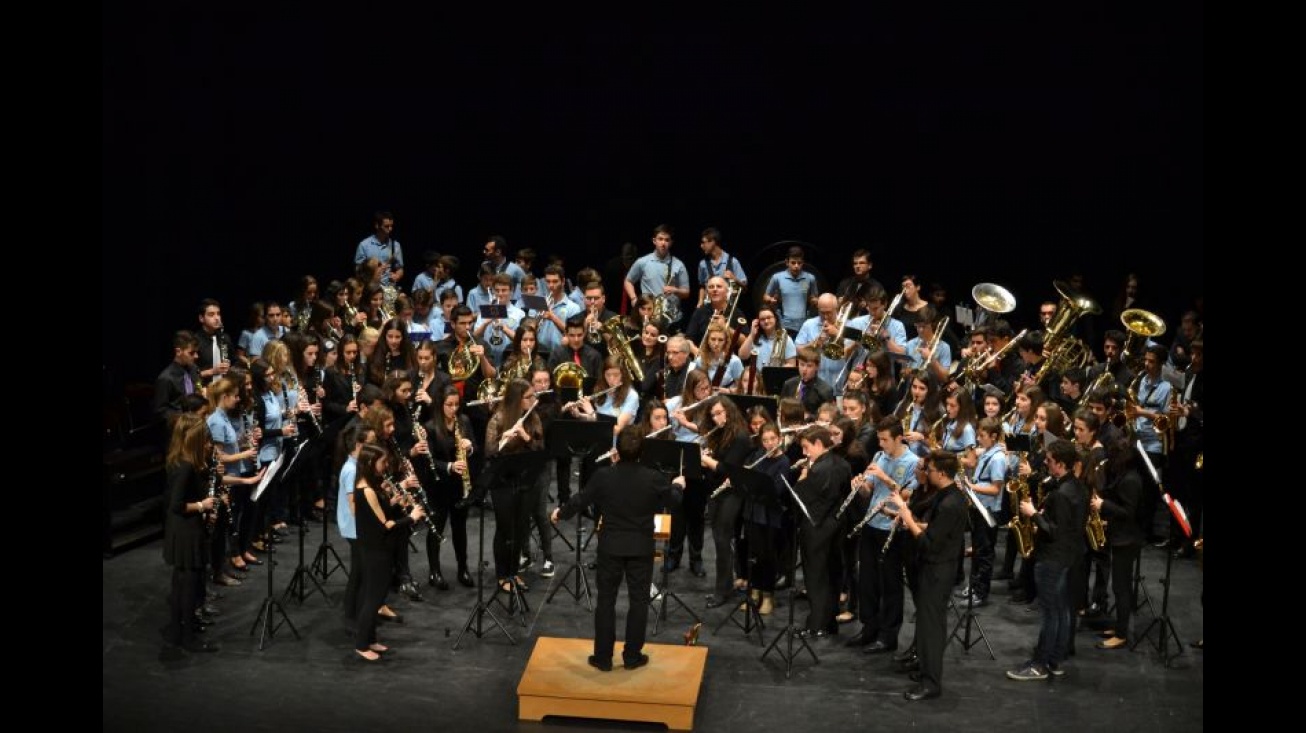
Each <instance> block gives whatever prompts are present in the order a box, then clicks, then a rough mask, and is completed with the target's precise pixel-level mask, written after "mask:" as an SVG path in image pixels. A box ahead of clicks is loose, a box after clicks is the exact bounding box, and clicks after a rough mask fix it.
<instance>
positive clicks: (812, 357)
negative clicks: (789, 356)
mask: <svg viewBox="0 0 1306 733" xmlns="http://www.w3.org/2000/svg"><path fill="white" fill-rule="evenodd" d="M798 361H805V362H808V363H809V364H818V365H819V364H820V363H821V352H819V351H817V350H816V347H814V346H804V347H802V348H801V349H799V350H798Z"/></svg>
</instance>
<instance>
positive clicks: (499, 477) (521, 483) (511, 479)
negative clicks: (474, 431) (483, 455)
mask: <svg viewBox="0 0 1306 733" xmlns="http://www.w3.org/2000/svg"><path fill="white" fill-rule="evenodd" d="M548 458H549V456H548V453H546V452H545V451H543V450H530V451H525V452H522V453H507V454H505V453H500V454H499V455H497V456H495V457H493V458H490V459H489V460H487V461H486V462H485V472H484V474H483V476H484V477H485V482H486V483H485V486H486V487H487V488H488V487H490V486H492V485H493V484H494V483H495V482H503V483H505V484H509V485H511V486H512V492H511V493H512V496H514V497H517V501H520V497H521V496H523V495H524V493H525V491H524V487H526V486H528V485H530V484H533V483H534V482H535V477H536V476H537V475H539V473H540V472H541V471H543V470H544V463H545V461H547V460H548ZM496 525H497V522H496ZM517 528H518V526H517V521H516V517H514V518H513V520H512V521H511V523H510V526H508V527H498V526H496V527H495V531H496V532H498V531H500V530H502V529H506V530H507V531H508V532H510V533H512V534H511V536H512V542H511V545H512V548H513V552H514V553H515V554H514V556H513V557H512V558H511V561H510V562H511V564H512V566H513V568H514V571H513V572H512V573H511V575H510V576H509V578H508V590H504V589H503V586H501V585H499V584H498V582H497V580H496V582H495V585H494V593H493V594H491V595H490V601H491V602H494V603H498V604H499V607H500V608H502V609H503V610H504V612H505V613H507V614H508V615H509V616H512V615H514V614H516V613H518V612H520V613H521V625H522V626H527V625H528V623H527V621H526V615H527V614H528V613H530V610H531V608H530V604H528V603H527V602H526V597H525V596H523V595H522V591H521V588H519V587H518V586H517V580H516V577H515V576H516V572H515V568H516V567H517V563H518V560H519V558H520V546H519V545H518V543H517ZM523 539H524V538H523ZM500 594H504V595H507V596H508V600H507V601H504V600H503V599H502V598H500V597H499V595H500Z"/></svg>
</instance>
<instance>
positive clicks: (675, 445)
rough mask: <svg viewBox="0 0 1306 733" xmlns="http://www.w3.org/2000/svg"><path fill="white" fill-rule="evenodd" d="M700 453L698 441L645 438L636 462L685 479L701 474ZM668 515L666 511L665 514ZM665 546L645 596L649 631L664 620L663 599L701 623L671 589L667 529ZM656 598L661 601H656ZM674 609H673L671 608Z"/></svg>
mask: <svg viewBox="0 0 1306 733" xmlns="http://www.w3.org/2000/svg"><path fill="white" fill-rule="evenodd" d="M700 460H701V459H700V454H699V447H698V443H681V442H678V441H674V440H656V439H654V440H645V441H644V442H643V445H642V448H641V450H640V454H639V462H640V463H642V464H644V465H645V466H649V467H651V468H655V469H657V470H659V471H661V472H662V473H664V474H667V475H668V476H679V475H682V473H681V472H682V470H683V475H684V477H685V480H686V481H688V480H689V479H691V478H692V479H698V478H702V476H703V470H702V466H701V465H700V463H699V461H700ZM667 516H668V517H669V518H670V517H671V515H670V514H668V515H667ZM666 535H667V536H666V546H665V548H664V549H663V560H662V582H661V583H660V584H659V585H658V592H657V594H656V595H653V596H652V597H650V598H649V601H648V603H649V605H650V606H652V607H653V633H654V635H656V634H657V633H658V626H659V625H660V624H661V623H662V622H663V621H665V620H667V601H668V600H671V601H675V602H676V604H677V605H679V606H680V607H681V608H682V609H684V610H685V612H686V613H688V614H689V615H690V616H692V617H693V618H694V622H695V623H702V621H703V619H701V618H699V615H698V614H697V613H695V612H694V609H692V608H690V607H689V606H688V605H686V604H685V602H684V601H682V600H681V599H680V596H678V595H676V594H675V592H674V591H672V590H671V571H670V570H668V569H667V563H666V558H667V557H670V555H671V529H670V527H668V528H667V531H666ZM658 601H661V603H660V604H659V603H658ZM673 610H674V609H673Z"/></svg>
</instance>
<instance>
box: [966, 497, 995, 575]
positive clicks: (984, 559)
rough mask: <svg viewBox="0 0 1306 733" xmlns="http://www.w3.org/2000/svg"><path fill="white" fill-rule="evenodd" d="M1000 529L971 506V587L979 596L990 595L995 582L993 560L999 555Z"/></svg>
mask: <svg viewBox="0 0 1306 733" xmlns="http://www.w3.org/2000/svg"><path fill="white" fill-rule="evenodd" d="M997 544H998V530H997V527H996V526H994V527H992V528H990V527H989V525H988V523H987V522H985V521H984V517H983V515H981V514H980V513H979V510H978V509H976V508H975V507H974V506H972V507H971V508H970V549H971V557H970V584H969V585H970V589H971V591H972V592H973V593H974V594H975V595H976V596H977V597H979V598H988V597H989V585H990V584H991V583H992V582H993V560H994V559H995V558H996V557H997Z"/></svg>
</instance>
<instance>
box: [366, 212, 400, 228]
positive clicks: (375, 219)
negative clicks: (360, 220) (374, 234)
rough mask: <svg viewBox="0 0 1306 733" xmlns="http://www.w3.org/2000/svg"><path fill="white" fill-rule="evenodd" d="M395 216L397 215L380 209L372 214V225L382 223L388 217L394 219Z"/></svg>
mask: <svg viewBox="0 0 1306 733" xmlns="http://www.w3.org/2000/svg"><path fill="white" fill-rule="evenodd" d="M394 218H395V215H394V214H391V213H390V212H388V211H378V212H376V213H375V214H372V225H373V226H375V225H377V224H380V223H381V222H383V221H385V220H386V219H389V220H390V221H394Z"/></svg>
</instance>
